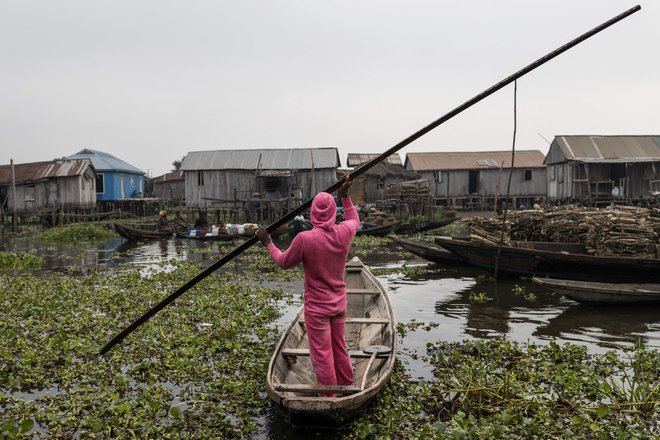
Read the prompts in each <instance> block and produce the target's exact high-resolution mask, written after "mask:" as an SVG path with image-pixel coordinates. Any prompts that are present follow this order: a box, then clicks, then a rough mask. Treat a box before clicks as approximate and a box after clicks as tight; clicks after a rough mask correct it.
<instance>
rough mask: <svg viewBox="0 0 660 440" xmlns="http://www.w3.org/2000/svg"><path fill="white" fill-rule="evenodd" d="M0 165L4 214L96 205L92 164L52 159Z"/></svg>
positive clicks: (82, 161) (0, 193)
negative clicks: (13, 186) (12, 165)
mask: <svg viewBox="0 0 660 440" xmlns="http://www.w3.org/2000/svg"><path fill="white" fill-rule="evenodd" d="M11 168H12V167H11V165H0V204H1V205H2V210H3V211H4V212H8V213H12V212H14V211H15V212H16V213H17V214H32V213H37V212H46V211H53V210H56V209H60V210H65V211H73V210H91V209H94V207H95V206H96V178H97V175H96V171H95V170H94V167H93V166H92V163H91V161H89V160H87V159H79V160H75V159H74V160H53V161H50V162H34V163H24V164H16V165H14V170H13V173H12V169H11ZM12 181H13V182H14V185H15V189H16V197H15V198H14V190H13V188H12Z"/></svg>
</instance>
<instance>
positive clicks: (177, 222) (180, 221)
mask: <svg viewBox="0 0 660 440" xmlns="http://www.w3.org/2000/svg"><path fill="white" fill-rule="evenodd" d="M172 222H173V223H174V227H175V228H177V229H185V228H186V227H187V226H188V222H187V221H185V220H184V218H183V217H181V211H176V212H175V213H174V220H172Z"/></svg>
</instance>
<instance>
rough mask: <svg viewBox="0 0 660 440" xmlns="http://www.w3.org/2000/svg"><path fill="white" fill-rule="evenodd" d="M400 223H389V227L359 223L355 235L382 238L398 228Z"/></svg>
mask: <svg viewBox="0 0 660 440" xmlns="http://www.w3.org/2000/svg"><path fill="white" fill-rule="evenodd" d="M400 224H401V222H395V223H390V224H389V225H380V226H379V225H376V224H373V223H360V226H359V227H358V230H357V232H356V233H355V235H358V236H360V235H373V236H375V237H384V236H386V235H387V234H389V233H390V232H392V231H393V230H394V228H396V227H397V226H399V225H400Z"/></svg>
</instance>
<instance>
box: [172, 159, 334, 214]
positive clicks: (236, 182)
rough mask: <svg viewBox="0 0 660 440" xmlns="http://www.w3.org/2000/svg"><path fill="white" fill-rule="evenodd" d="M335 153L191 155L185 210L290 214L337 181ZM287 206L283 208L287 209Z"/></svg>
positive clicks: (185, 161)
mask: <svg viewBox="0 0 660 440" xmlns="http://www.w3.org/2000/svg"><path fill="white" fill-rule="evenodd" d="M339 166H340V160H339V152H338V151H337V148H334V147H328V148H279V149H262V150H214V151H193V152H190V153H188V154H186V156H185V157H184V158H183V163H182V164H181V170H182V171H184V173H185V192H186V205H187V206H188V207H191V208H211V207H231V206H236V207H237V208H239V207H240V206H242V205H241V204H244V203H246V202H248V201H252V202H254V203H257V202H256V201H255V200H254V199H258V200H260V201H261V202H263V203H267V204H268V206H270V207H273V209H274V210H276V211H277V210H283V209H287V208H288V207H290V208H293V207H294V206H297V205H299V204H300V202H302V201H305V200H307V199H309V198H312V197H314V196H315V195H316V194H317V193H318V192H319V191H323V190H324V189H326V188H327V187H329V186H330V185H332V184H333V183H335V182H336V181H337V168H338V167H339ZM285 205H286V206H285Z"/></svg>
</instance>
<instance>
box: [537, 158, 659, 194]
mask: <svg viewBox="0 0 660 440" xmlns="http://www.w3.org/2000/svg"><path fill="white" fill-rule="evenodd" d="M612 168H613V165H612V164H610V163H590V164H588V171H587V169H586V168H585V164H584V163H582V162H575V161H568V162H562V163H557V164H555V165H548V200H551V201H558V202H562V201H567V200H570V199H573V198H575V199H581V198H588V197H591V198H592V199H597V198H609V197H610V196H611V191H612V189H613V187H614V185H616V186H623V196H624V197H625V198H629V199H640V198H644V197H648V196H649V195H650V192H651V191H653V190H657V189H659V188H658V185H657V183H656V184H655V185H654V181H658V180H660V175H659V172H660V164H654V163H630V164H627V165H625V176H626V177H625V178H621V179H617V178H616V177H613V171H612ZM654 186H655V189H654Z"/></svg>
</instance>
